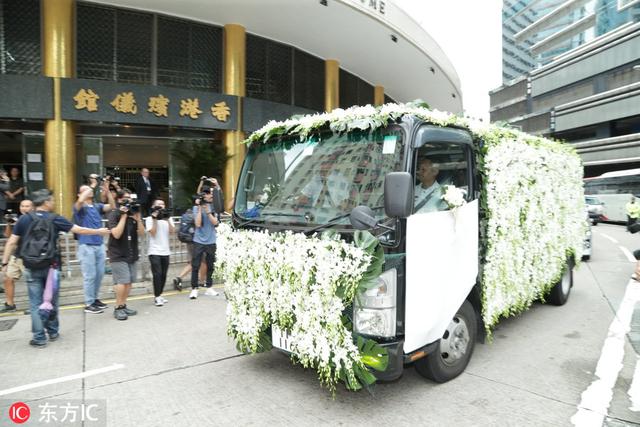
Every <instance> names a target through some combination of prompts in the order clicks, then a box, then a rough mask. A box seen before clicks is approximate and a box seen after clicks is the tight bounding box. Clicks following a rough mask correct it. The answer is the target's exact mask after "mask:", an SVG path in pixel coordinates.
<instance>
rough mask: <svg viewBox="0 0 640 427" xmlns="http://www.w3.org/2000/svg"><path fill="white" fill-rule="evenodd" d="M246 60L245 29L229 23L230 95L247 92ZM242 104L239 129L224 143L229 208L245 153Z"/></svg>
mask: <svg viewBox="0 0 640 427" xmlns="http://www.w3.org/2000/svg"><path fill="white" fill-rule="evenodd" d="M245 64H246V33H245V29H244V27H243V26H241V25H238V24H227V25H225V26H224V93H226V94H227V95H236V96H245ZM240 105H241V102H240V100H239V101H238V105H237V107H236V113H237V114H238V130H233V131H232V130H228V131H225V132H224V146H225V147H226V149H227V155H228V156H230V158H229V160H227V165H226V167H225V171H224V182H223V183H222V187H223V190H224V194H225V200H226V205H227V206H226V208H227V209H230V207H231V204H232V203H231V202H232V199H233V198H234V197H235V192H236V187H237V186H238V177H239V176H240V171H241V169H242V162H243V161H244V156H245V146H244V145H243V144H242V141H243V140H244V138H245V135H244V132H241V131H240V129H242V126H241V118H242V112H241V110H240Z"/></svg>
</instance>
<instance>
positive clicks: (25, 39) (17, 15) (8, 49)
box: [0, 0, 42, 75]
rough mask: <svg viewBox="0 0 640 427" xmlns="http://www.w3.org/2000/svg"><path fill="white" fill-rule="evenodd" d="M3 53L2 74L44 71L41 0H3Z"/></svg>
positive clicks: (0, 37)
mask: <svg viewBox="0 0 640 427" xmlns="http://www.w3.org/2000/svg"><path fill="white" fill-rule="evenodd" d="M0 55H1V57H0V74H31V75H39V74H41V73H42V65H41V60H40V2H39V1H38V0H0Z"/></svg>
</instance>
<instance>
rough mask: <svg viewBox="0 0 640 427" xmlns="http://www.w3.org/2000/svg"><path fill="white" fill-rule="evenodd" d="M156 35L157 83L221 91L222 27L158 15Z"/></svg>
mask: <svg viewBox="0 0 640 427" xmlns="http://www.w3.org/2000/svg"><path fill="white" fill-rule="evenodd" d="M157 37H158V70H157V73H158V74H157V82H158V85H161V86H172V87H185V88H192V89H200V90H211V91H214V92H219V91H220V87H221V80H222V29H221V28H220V27H214V26H210V25H203V24H197V23H193V22H188V21H183V20H179V19H173V18H167V17H158V36H157Z"/></svg>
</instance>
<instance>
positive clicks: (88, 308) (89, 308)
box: [84, 305, 104, 314]
mask: <svg viewBox="0 0 640 427" xmlns="http://www.w3.org/2000/svg"><path fill="white" fill-rule="evenodd" d="M103 311H104V308H100V307H96V306H95V305H85V306H84V312H85V313H90V314H100V313H102V312H103Z"/></svg>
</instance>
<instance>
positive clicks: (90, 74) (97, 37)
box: [76, 3, 116, 80]
mask: <svg viewBox="0 0 640 427" xmlns="http://www.w3.org/2000/svg"><path fill="white" fill-rule="evenodd" d="M76 15H77V30H76V32H77V40H76V45H77V53H76V55H77V70H76V74H77V75H78V77H79V78H84V79H97V80H115V78H114V75H115V38H114V32H115V22H116V14H115V11H114V10H113V9H110V8H103V7H98V6H87V5H84V4H81V3H78V5H77V9H76Z"/></svg>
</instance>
